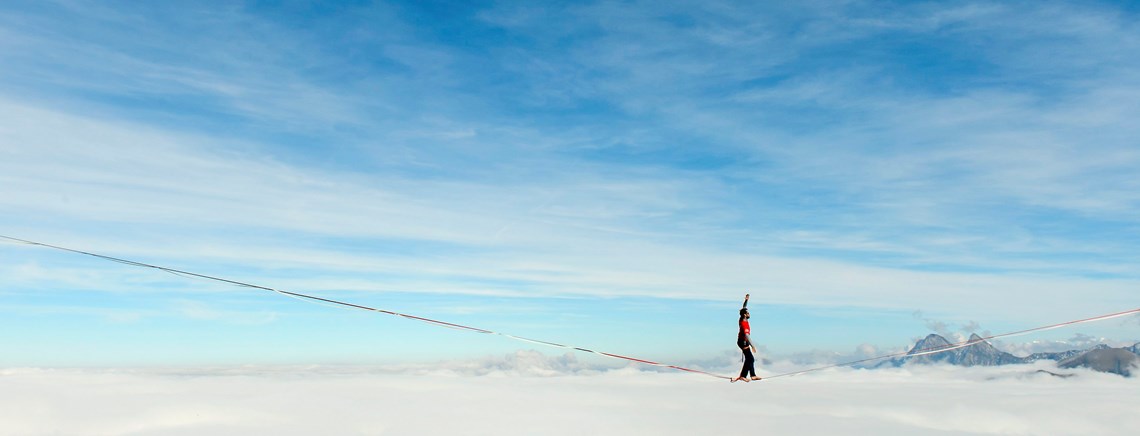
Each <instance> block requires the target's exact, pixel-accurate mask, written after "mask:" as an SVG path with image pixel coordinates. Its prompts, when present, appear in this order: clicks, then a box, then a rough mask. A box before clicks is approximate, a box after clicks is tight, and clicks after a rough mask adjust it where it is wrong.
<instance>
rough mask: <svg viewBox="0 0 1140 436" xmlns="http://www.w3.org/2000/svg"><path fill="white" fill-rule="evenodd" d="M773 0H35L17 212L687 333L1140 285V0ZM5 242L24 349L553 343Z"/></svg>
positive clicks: (114, 244)
mask: <svg viewBox="0 0 1140 436" xmlns="http://www.w3.org/2000/svg"><path fill="white" fill-rule="evenodd" d="M755 3H756V2H715V1H714V2H709V1H701V2H502V3H496V2H387V3H377V4H372V3H368V2H342V3H336V4H329V5H311V4H306V3H303V2H286V3H284V4H282V3H276V2H253V3H244V4H242V3H227V4H224V5H216V4H210V5H202V4H198V3H197V2H184V3H183V2H162V3H156V4H142V5H140V4H136V3H134V2H80V1H58V2H7V3H5V4H4V5H3V6H0V41H2V42H0V65H2V66H3V67H2V68H0V119H2V120H4V121H3V122H2V123H0V187H2V189H0V230H2V231H0V234H6V235H10V236H16V237H22V238H26V239H32V240H39V241H42V242H47V243H53V244H59V245H65V246H71V247H75V248H80V249H86V250H91V251H97V252H101V253H104V254H108V255H113V256H119V257H126V258H131V259H136V260H140V261H145V262H150V263H157V264H162V265H167V266H171V267H175V268H179V269H184V270H190V271H195V272H200V273H205V274H211V275H219V276H224V277H229V278H233V279H238V280H243V281H247V282H254V283H258V284H262V285H266V286H272V287H276V288H281V289H287V290H292V291H297V292H304V293H312V294H319V295H327V296H333V297H337V298H343V299H346V300H350V301H359V302H361V303H363V304H370V305H375V306H378V307H383V308H387V309H391V310H398V311H403V312H407V313H413V314H417V315H423V316H433V317H439V318H441V319H445V320H448V321H453V322H462V323H470V324H472V325H475V326H479V327H484V328H490V329H496V330H503V331H506V332H509V333H514V334H518V335H522V336H528V337H535V338H541V339H548V340H551V341H556V342H569V343H573V344H575V345H581V346H586V347H594V348H598V349H603V350H606V351H612V352H620V353H630V354H637V355H639V356H641V357H646V358H653V359H677V360H685V361H690V360H701V359H705V358H708V356H718V355H720V354H723V353H725V352H726V351H727V352H731V351H732V341H733V339H734V334H735V325H734V323H735V310H736V308H737V307H738V304H739V299H740V297H741V296H742V294H744V293H745V292H750V293H751V294H752V295H753V297H754V302H753V305H754V306H757V310H756V315H757V316H756V318H757V319H756V324H757V330H758V332H761V334H760V335H759V336H760V338H761V339H760V340H761V342H763V343H765V344H766V346H767V347H768V349H769V350H771V352H773V353H798V352H810V351H811V350H833V351H837V352H840V353H851V352H852V350H854V349H856V347H858V346H860V345H862V344H867V345H871V346H874V347H878V348H879V349H883V350H890V349H894V348H896V347H902V346H905V345H907V341H909V340H911V338H913V337H915V336H921V335H923V334H925V333H927V332H928V331H929V329H930V328H931V326H933V325H940V324H939V323H941V325H944V326H949V327H948V328H950V329H959V330H961V329H963V328H966V329H967V330H969V329H970V328H967V327H969V326H972V328H974V329H976V330H977V331H979V332H982V331H985V330H989V331H993V332H995V333H996V332H1002V331H1007V330H1017V329H1021V328H1025V327H1031V326H1036V325H1042V324H1050V323H1053V322H1059V321H1064V320H1069V319H1075V318H1082V317H1086V316H1093V315H1098V314H1101V313H1108V312H1115V311H1120V310H1127V309H1132V308H1136V307H1137V301H1138V299H1137V296H1138V294H1137V289H1138V285H1140V269H1138V267H1137V265H1138V264H1140V255H1138V254H1137V251H1136V250H1135V247H1136V246H1138V245H1140V224H1138V223H1140V220H1138V219H1137V218H1140V144H1137V140H1136V138H1138V137H1140V128H1138V126H1137V124H1136V122H1135V121H1134V120H1136V119H1138V118H1140V75H1137V73H1136V71H1140V31H1137V30H1136V29H1138V28H1140V26H1137V25H1136V24H1137V19H1138V11H1137V10H1136V8H1135V7H1134V6H1130V5H1128V4H1117V3H1111V2H1003V3H988V2H954V3H950V4H945V3H914V2H859V1H854V2H827V1H820V2H800V3H797V4H796V5H773V4H755ZM0 260H2V262H0V277H3V278H2V279H0V313H2V316H0V339H2V340H3V343H5V344H6V345H5V346H6V348H7V349H8V350H11V352H6V353H4V356H3V357H0V364H5V365H88V364H95V365H130V364H170V363H249V362H254V363H307V362H317V363H325V362H347V363H354V362H397V361H407V360H431V359H442V358H452V357H470V356H481V355H485V354H489V353H500V352H505V351H510V350H514V349H517V348H519V347H521V346H525V345H521V344H518V343H510V342H509V341H505V340H503V339H502V338H494V337H481V336H479V335H467V334H463V333H461V332H453V331H448V330H440V329H436V328H433V327H430V326H426V325H420V324H416V323H409V322H407V321H404V320H400V319H395V318H391V319H386V318H385V317H378V316H375V315H369V314H367V313H359V314H357V313H352V312H350V311H340V310H333V309H329V308H325V307H320V306H311V305H304V304H300V303H298V302H296V301H293V300H289V299H282V298H279V296H275V295H272V294H266V293H264V292H261V293H259V292H255V291H252V290H248V289H241V288H233V287H226V286H222V285H218V284H215V283H210V282H202V281H197V280H186V279H184V278H180V277H176V276H171V275H167V274H162V273H156V272H154V271H146V270H139V269H131V268H129V267H125V266H122V265H117V264H109V263H105V262H100V261H96V260H94V259H85V258H76V257H75V256H73V255H65V254H61V253H51V252H44V250H42V249H35V248H30V247H22V246H17V245H10V244H4V245H0ZM377 318H381V319H377ZM1138 328H1140V323H1138V322H1137V321H1136V320H1135V319H1129V320H1123V321H1110V322H1106V323H1104V324H1101V325H1098V326H1089V327H1081V328H1080V329H1078V330H1076V331H1072V330H1070V331H1063V332H1056V333H1052V336H1042V337H1040V338H1026V341H1029V340H1033V339H1042V340H1065V339H1066V338H1069V337H1070V336H1072V335H1074V334H1075V333H1082V334H1091V335H1093V336H1098V337H1099V336H1104V337H1106V338H1109V339H1111V340H1117V341H1127V340H1135V339H1137V338H1140V330H1138Z"/></svg>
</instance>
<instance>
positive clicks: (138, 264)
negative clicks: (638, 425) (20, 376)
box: [0, 235, 1140, 380]
mask: <svg viewBox="0 0 1140 436" xmlns="http://www.w3.org/2000/svg"><path fill="white" fill-rule="evenodd" d="M0 239H6V240H8V241H11V242H16V243H20V244H26V245H33V246H38V247H44V248H51V249H55V250H60V251H66V252H70V253H75V254H82V255H85V256H91V257H95V258H98V259H103V260H108V261H111V262H117V263H122V264H126V265H130V266H136V267H140V268H150V269H155V270H159V271H164V272H167V273H171V274H175V275H179V276H184V277H195V278H201V279H207V280H213V281H217V282H222V283H228V284H231V285H234V286H240V287H245V288H254V289H261V290H265V291H270V292H275V293H278V294H281V295H284V296H287V297H290V298H295V299H299V300H302V301H306V302H309V303H317V304H321V303H324V304H332V305H336V306H338V307H342V308H349V309H359V310H367V311H371V312H377V313H382V314H385V315H392V316H397V317H400V318H405V319H410V320H414V321H420V322H424V323H427V324H431V325H435V326H440V327H447V328H451V329H457V330H466V331H470V332H474V333H482V334H490V335H497V336H502V337H505V338H509V339H514V340H518V341H523V342H529V343H532V344H539V345H546V346H549V347H555V348H563V349H568V350H573V351H581V352H584V353H592V354H597V355H599V356H605V357H609V358H613V359H620V360H626V361H630V362H636V363H640V364H643V365H649V366H656V367H661V368H668V369H674V370H678V371H684V372H689V373H694V374H701V375H706V376H709V377H715V378H719V379H725V380H732V377H729V376H725V375H720V374H715V373H711V372H707V371H702V370H699V369H693V368H686V367H683V366H678V365H670V364H668V363H661V362H654V361H651V360H646V359H639V358H636V357H630V356H623V355H620V354H614V353H607V352H604V351H596V350H591V349H588V348H582V347H577V346H573V345H563V344H558V343H554V342H549V341H543V340H538V339H531V338H526V337H522V336H516V335H512V334H507V333H502V332H496V331H492V330H487V329H481V328H478V327H471V326H466V325H462V324H456V323H450V322H446V321H440V320H436V319H431V318H425V317H421V316H415V315H409V314H405V313H400V312H395V311H391V310H385V309H379V308H375V307H369V306H363V305H359V304H354V303H348V302H344V301H339V300H334V299H331V298H323V297H317V296H313V295H307V294H302V293H299V292H291V291H285V290H281V289H276V288H271V287H268V286H261V285H257V284H252V283H246V282H241V281H238V280H231V279H226V278H222V277H215V276H210V275H206V274H199V273H195V272H190V271H182V270H178V269H174V268H169V267H165V266H160V265H153V264H148V263H143V262H137V261H133V260H128V259H122V258H118V257H112V256H107V255H103V254H98V253H92V252H88V251H82V250H77V249H73V248H67V247H61V246H57V245H51V244H45V243H42V242H35V241H29V240H26V239H20V238H14V237H11V236H4V235H0ZM1134 313H1140V308H1136V309H1132V310H1126V311H1123V312H1117V313H1110V314H1106V315H1100V316H1094V317H1091V318H1084V319H1078V320H1073V321H1066V322H1061V323H1056V324H1050V325H1046V326H1041V327H1034V328H1029V329H1025V330H1019V331H1015V332H1009V333H1002V334H997V335H990V336H986V337H983V338H979V339H974V340H972V341H962V342H956V343H951V344H946V345H941V346H937V347H931V348H924V349H922V350H911V351H907V352H899V353H893V354H884V355H880V356H875V357H869V358H865V359H859V360H853V361H849V362H843V363H836V364H831V365H824V366H818V367H813V368H808V369H803V370H799V371H792V372H787V373H781V374H775V375H769V376H766V377H764V380H769V379H774V378H779V377H788V376H795V375H800V374H805V373H809V372H815V371H822V370H825V369H830V368H839V367H846V366H852V365H858V364H860V363H867V362H873V361H876V360H882V359H889V358H910V357H917V356H925V355H930V354H937V353H943V352H947V351H951V350H956V349H959V348H964V347H968V346H970V345H973V344H976V343H979V342H981V341H986V340H990V339H997V338H1004V337H1010V336H1019V335H1024V334H1029V333H1033V332H1038V331H1044V330H1052V329H1056V328H1062V327H1066V326H1070V325H1076V324H1082V323H1089V322H1096V321H1104V320H1107V319H1112V318H1118V317H1122V316H1127V315H1130V314H1134Z"/></svg>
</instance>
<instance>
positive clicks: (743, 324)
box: [740, 319, 752, 335]
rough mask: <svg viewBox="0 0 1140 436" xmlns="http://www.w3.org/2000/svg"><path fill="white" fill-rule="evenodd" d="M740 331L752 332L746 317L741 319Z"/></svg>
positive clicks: (748, 333) (747, 333)
mask: <svg viewBox="0 0 1140 436" xmlns="http://www.w3.org/2000/svg"><path fill="white" fill-rule="evenodd" d="M740 331H741V332H743V333H744V334H746V335H750V334H752V329H751V328H749V327H748V320H746V319H742V320H740Z"/></svg>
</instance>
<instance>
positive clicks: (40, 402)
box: [0, 356, 1140, 436]
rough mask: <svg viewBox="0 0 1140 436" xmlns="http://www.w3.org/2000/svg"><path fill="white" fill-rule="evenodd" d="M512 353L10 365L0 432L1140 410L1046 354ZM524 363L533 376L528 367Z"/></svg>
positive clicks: (980, 427) (1122, 429)
mask: <svg viewBox="0 0 1140 436" xmlns="http://www.w3.org/2000/svg"><path fill="white" fill-rule="evenodd" d="M532 357H533V356H532ZM509 360H510V359H505V360H501V361H500V362H483V363H478V362H474V363H472V364H471V367H470V368H469V369H470V370H467V371H456V370H455V368H454V367H452V368H443V369H435V370H432V369H431V368H430V367H422V368H411V367H405V368H381V369H378V368H366V367H355V368H336V367H291V368H271V367H229V368H198V369H194V368H183V369H148V370H123V369H120V370H93V369H88V370H85V369H15V368H10V369H4V370H0V432H2V433H4V434H10V435H29V436H30V435H46V434H90V435H158V434H162V435H180V434H185V435H190V434H215V435H239V434H240V435H244V434H283V435H303V434H366V435H399V434H449V433H451V434H488V435H489V434H495V435H503V434H506V435H515V434H518V435H524V434H549V435H580V434H662V435H672V434H677V435H690V434H720V433H737V432H747V431H757V432H763V433H774V434H808V435H815V434H819V435H825V434H826V435H831V434H1073V435H1077V434H1081V435H1086V434H1102V435H1117V434H1119V435H1125V434H1133V433H1134V430H1135V421H1134V414H1135V411H1136V410H1138V409H1140V396H1136V395H1134V393H1135V392H1136V390H1137V388H1140V379H1135V378H1134V379H1125V378H1122V377H1119V376H1115V375H1107V374H1100V373H1093V372H1088V371H1081V370H1075V371H1069V370H1066V371H1065V372H1067V373H1075V374H1077V375H1076V376H1075V377H1069V378H1060V377H1055V376H1052V375H1048V374H1045V373H1040V372H1036V371H1037V370H1039V369H1047V370H1052V371H1056V368H1055V367H1052V366H1050V364H1044V363H1038V364H1037V365H1035V366H1014V367H997V368H960V367H945V366H929V367H927V366H924V367H910V368H898V369H887V370H873V371H869V370H852V369H843V370H832V371H827V372H821V373H813V374H810V375H804V376H797V377H791V378H782V379H773V380H770V381H764V382H759V383H749V384H740V383H737V384H730V383H728V382H725V381H721V380H714V379H711V378H706V377H702V376H694V375H689V374H678V373H655V372H644V371H639V370H637V369H634V368H622V369H614V370H606V371H578V370H575V369H573V368H572V367H574V364H573V363H572V362H564V363H563V365H564V366H566V367H570V369H569V370H566V369H567V368H546V369H542V367H543V366H544V365H548V364H549V362H546V363H543V362H538V361H534V360H532V361H526V362H524V361H522V360H514V361H513V363H512V362H508V363H507V364H506V365H505V366H503V362H505V361H509ZM523 360H525V359H523ZM556 360H557V359H556ZM480 367H481V368H480ZM496 367H497V368H498V369H494V368H496ZM534 367H539V368H540V369H542V370H540V371H538V372H527V371H529V370H528V369H526V368H532V369H533V368H534ZM475 368H480V369H475ZM548 369H549V370H552V371H547V370H548ZM768 369H769V368H765V370H768ZM479 374H482V375H479Z"/></svg>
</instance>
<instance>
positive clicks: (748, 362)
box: [740, 347, 756, 378]
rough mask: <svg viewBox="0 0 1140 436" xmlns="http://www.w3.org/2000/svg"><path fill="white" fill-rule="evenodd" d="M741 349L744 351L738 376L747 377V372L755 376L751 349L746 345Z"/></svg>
mask: <svg viewBox="0 0 1140 436" xmlns="http://www.w3.org/2000/svg"><path fill="white" fill-rule="evenodd" d="M743 351H744V367H743V368H741V369H740V378H744V377H748V376H749V374H751V375H752V376H753V377H755V376H756V368H755V365H754V364H755V363H756V358H755V357H752V349H750V348H747V347H746V348H743Z"/></svg>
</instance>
